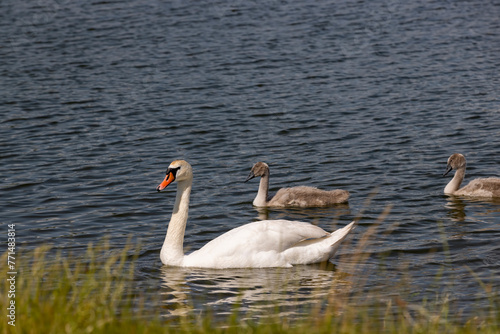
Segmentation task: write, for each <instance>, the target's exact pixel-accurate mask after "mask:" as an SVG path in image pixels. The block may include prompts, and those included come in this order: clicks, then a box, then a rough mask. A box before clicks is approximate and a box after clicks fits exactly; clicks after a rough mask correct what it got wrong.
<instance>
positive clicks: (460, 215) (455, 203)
mask: <svg viewBox="0 0 500 334" xmlns="http://www.w3.org/2000/svg"><path fill="white" fill-rule="evenodd" d="M485 204H492V206H490V205H485ZM499 204H500V198H488V197H458V196H453V195H450V196H448V197H447V202H446V204H445V207H446V208H447V209H448V212H447V216H448V217H450V218H451V219H452V220H453V221H455V222H464V221H465V220H466V218H467V214H466V212H465V209H466V207H467V206H469V209H471V210H472V211H473V214H474V215H475V216H484V215H486V216H491V215H494V214H498V213H499V212H500V206H499ZM486 208H487V210H486V211H484V212H480V211H478V210H482V209H486Z"/></svg>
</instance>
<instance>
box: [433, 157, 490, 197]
mask: <svg viewBox="0 0 500 334" xmlns="http://www.w3.org/2000/svg"><path fill="white" fill-rule="evenodd" d="M466 165H467V161H466V160H465V157H464V156H463V155H462V154H460V153H455V154H452V155H451V156H450V157H449V158H448V165H447V167H446V171H445V173H444V174H443V176H446V175H447V174H448V173H449V172H450V171H451V170H452V169H455V170H456V172H455V175H454V176H453V179H451V181H450V182H449V183H448V184H447V185H446V187H445V188H444V193H445V194H449V195H459V196H475V197H500V178H498V177H489V178H483V179H474V180H472V181H470V182H469V184H468V185H466V186H465V187H463V188H461V189H459V188H460V185H461V184H462V181H463V180H464V177H465V168H466Z"/></svg>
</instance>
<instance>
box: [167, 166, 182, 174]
mask: <svg viewBox="0 0 500 334" xmlns="http://www.w3.org/2000/svg"><path fill="white" fill-rule="evenodd" d="M179 169H181V167H168V169H167V171H166V172H165V174H168V173H172V174H174V176H175V174H177V171H178V170H179Z"/></svg>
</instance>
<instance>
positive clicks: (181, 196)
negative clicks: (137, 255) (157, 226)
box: [160, 179, 192, 265]
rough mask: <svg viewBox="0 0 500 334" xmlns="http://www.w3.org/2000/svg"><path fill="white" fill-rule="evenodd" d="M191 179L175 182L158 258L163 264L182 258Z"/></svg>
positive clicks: (170, 263) (172, 262)
mask: <svg viewBox="0 0 500 334" xmlns="http://www.w3.org/2000/svg"><path fill="white" fill-rule="evenodd" d="M191 187H192V179H188V180H183V181H181V182H178V183H177V194H176V197H175V204H174V209H173V211H172V217H171V218H170V223H169V224H168V229H167V235H166V236H165V241H164V242H163V247H162V248H161V252H160V258H161V262H162V263H163V264H168V265H180V264H181V263H182V260H183V258H184V249H183V244H184V233H185V231H186V223H187V219H188V212H189V196H190V195H191Z"/></svg>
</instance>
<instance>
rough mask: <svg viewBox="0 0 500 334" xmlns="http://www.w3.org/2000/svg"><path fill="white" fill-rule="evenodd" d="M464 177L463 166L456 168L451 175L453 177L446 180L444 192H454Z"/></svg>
mask: <svg viewBox="0 0 500 334" xmlns="http://www.w3.org/2000/svg"><path fill="white" fill-rule="evenodd" d="M464 177H465V166H464V167H460V168H458V169H457V171H456V172H455V175H454V176H453V179H451V181H450V182H448V184H447V185H446V187H445V188H444V193H445V194H453V193H455V191H457V190H458V189H459V188H460V185H461V184H462V181H463V180H464Z"/></svg>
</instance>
